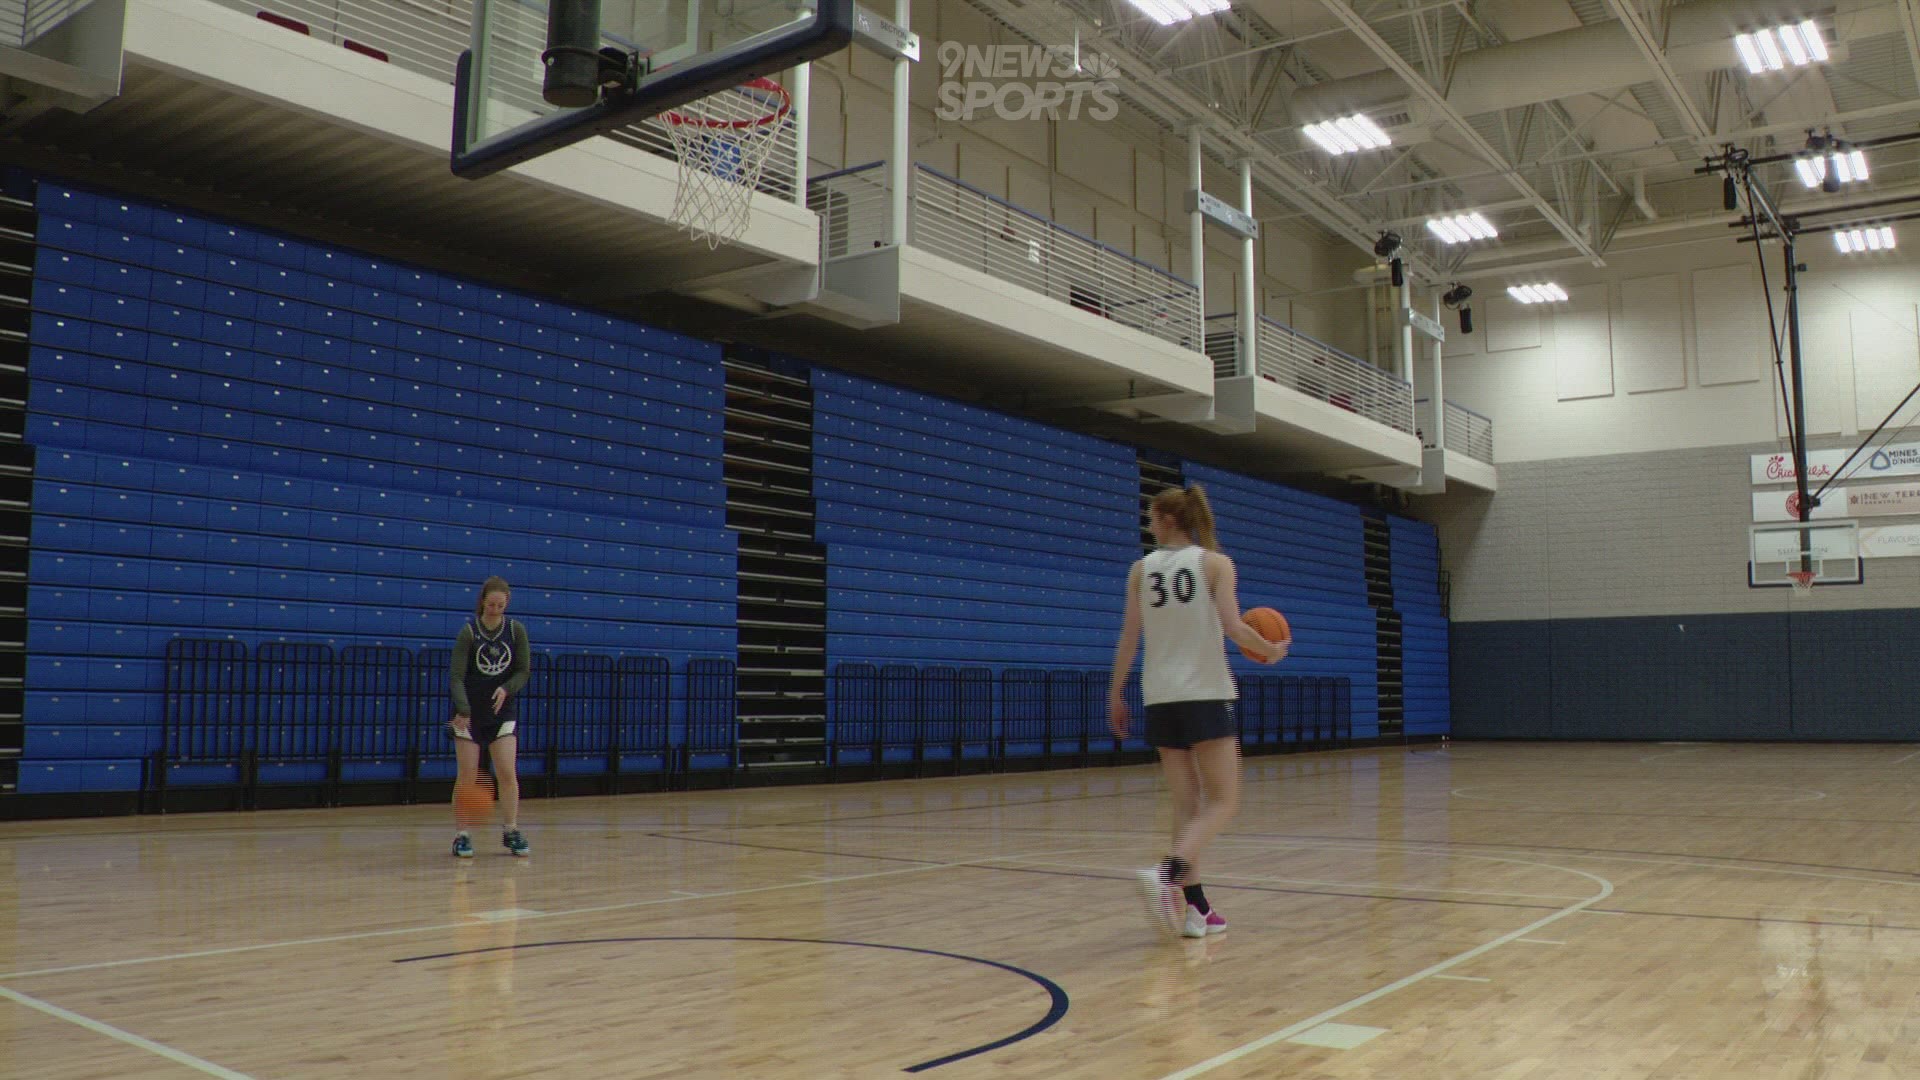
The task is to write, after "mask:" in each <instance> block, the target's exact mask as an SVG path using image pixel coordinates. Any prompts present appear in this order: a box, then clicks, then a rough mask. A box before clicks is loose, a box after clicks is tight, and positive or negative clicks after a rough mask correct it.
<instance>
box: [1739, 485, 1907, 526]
mask: <svg viewBox="0 0 1920 1080" xmlns="http://www.w3.org/2000/svg"><path fill="white" fill-rule="evenodd" d="M1799 504H1800V496H1799V495H1798V494H1796V493H1795V492H1794V491H1793V490H1791V489H1783V490H1779V491H1756V492H1754V493H1753V520H1755V521H1798V520H1799V515H1798V514H1797V513H1796V511H1797V510H1798V509H1799ZM1903 514H1916V515H1920V484H1881V485H1876V486H1873V487H1848V488H1833V489H1831V490H1829V491H1828V492H1827V493H1826V495H1825V496H1823V497H1822V498H1821V500H1820V505H1819V506H1816V507H1814V508H1813V515H1812V516H1813V520H1815V521H1822V520H1828V521H1830V520H1833V519H1834V518H1850V517H1851V518H1868V517H1897V516H1900V515H1903Z"/></svg>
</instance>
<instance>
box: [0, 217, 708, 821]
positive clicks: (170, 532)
mask: <svg viewBox="0 0 1920 1080" xmlns="http://www.w3.org/2000/svg"><path fill="white" fill-rule="evenodd" d="M38 198H39V211H40V215H41V219H40V221H41V224H40V232H39V250H38V255H37V265H36V267H35V272H36V286H35V295H34V311H33V321H32V328H31V335H30V342H31V351H30V357H29V378H30V388H29V402H28V419H27V437H28V441H29V442H31V443H33V444H34V445H35V446H36V448H37V450H38V457H37V462H38V464H37V474H38V475H37V477H36V481H35V490H34V509H35V519H34V525H33V538H32V539H33V555H32V562H31V569H30V572H29V585H28V620H29V626H28V653H29V673H28V683H27V685H28V689H29V694H28V701H27V713H26V723H27V725H28V729H27V744H26V748H25V761H26V765H25V766H24V767H23V768H22V770H21V790H22V791H23V792H52V791H77V790H132V789H135V788H138V787H140V786H141V784H142V782H143V769H144V766H145V763H146V759H148V758H149V757H150V756H151V755H153V754H154V753H155V752H156V751H160V750H163V749H166V750H168V751H169V756H170V757H176V758H177V755H175V754H173V753H172V751H173V750H177V749H180V748H173V747H163V745H162V743H163V730H164V728H163V715H164V712H165V708H166V704H165V702H166V699H167V690H168V687H169V685H170V684H169V681H168V680H169V671H170V670H173V667H174V666H177V667H178V668H179V670H178V671H176V672H175V675H176V676H178V677H179V678H187V677H189V676H191V677H194V678H199V677H201V676H202V675H204V676H206V677H208V678H212V677H214V676H215V675H217V674H218V673H219V665H220V663H221V662H222V661H221V660H220V659H218V658H217V657H216V658H198V659H196V658H189V657H176V658H175V659H174V660H172V661H170V660H169V659H167V651H168V648H169V644H170V643H171V642H175V641H178V640H186V639H195V640H211V641H215V642H225V643H229V644H231V645H232V646H235V647H238V648H240V649H241V650H242V651H243V654H244V655H245V656H246V657H247V658H248V659H247V661H246V663H248V664H250V665H252V666H251V667H250V668H249V670H248V674H247V680H248V681H249V682H248V685H249V686H250V687H254V686H257V687H258V688H259V689H261V690H263V691H265V690H271V691H274V694H273V701H274V702H275V705H274V707H275V708H279V709H286V710H291V711H289V712H288V713H287V714H286V715H285V716H284V717H283V716H279V715H276V716H274V717H271V718H268V720H267V721H266V722H265V723H264V725H263V727H262V729H261V731H260V732H259V733H258V734H259V735H260V736H261V738H262V739H264V740H265V741H262V742H259V743H258V744H257V745H255V746H254V747H253V748H252V751H250V752H252V753H254V754H255V755H256V756H254V757H252V758H251V759H250V760H251V761H252V762H253V764H252V765H251V766H250V767H252V768H255V769H257V770H258V776H257V780H258V781H259V782H261V783H273V782H289V783H291V782H301V781H306V780H309V779H311V778H312V777H313V776H314V775H315V774H316V770H324V769H327V768H332V767H333V765H332V764H330V763H337V764H338V769H339V773H340V776H341V778H343V779H346V778H355V779H366V780H378V779H389V778H391V777H392V776H393V774H394V773H395V771H396V770H397V769H400V768H401V767H402V766H401V764H400V762H399V760H398V759H396V757H395V753H396V749H395V748H396V747H397V746H399V745H401V744H403V743H407V744H411V743H412V742H414V741H417V740H418V739H419V738H420V735H419V733H418V732H416V731H413V730H411V728H413V727H414V726H417V725H420V724H426V725H429V727H431V725H432V724H433V721H431V720H420V719H409V718H405V717H399V716H394V715H391V714H389V713H387V712H385V711H383V709H382V707H380V706H379V705H378V703H377V701H376V700H375V699H376V698H377V697H379V696H380V695H386V694H393V695H395V700H396V701H398V700H403V699H406V698H407V697H408V696H409V695H415V696H417V695H419V694H420V693H421V687H422V686H424V685H425V682H424V680H422V679H415V680H412V681H411V683H410V684H408V685H402V683H407V682H408V680H405V679H403V678H402V677H400V676H397V675H391V674H389V672H390V671H394V670H399V669H397V668H393V667H392V665H390V664H389V665H386V666H380V667H378V670H379V671H380V672H381V673H382V674H380V675H379V678H382V679H389V680H399V681H396V682H394V683H393V685H385V684H382V685H379V686H377V687H376V686H371V685H367V684H365V682H364V679H365V678H372V677H373V676H372V675H369V674H368V672H369V671H371V670H372V668H370V667H369V664H370V663H371V661H370V660H369V656H370V655H371V654H369V653H367V652H366V651H365V650H391V649H401V650H407V651H408V652H413V651H417V650H418V649H420V648H421V647H423V646H425V647H444V646H446V645H448V644H450V643H451V642H452V639H453V636H454V634H455V632H456V631H457V629H458V627H459V624H460V621H461V619H462V618H463V617H464V613H465V612H467V611H470V610H471V605H472V603H473V597H474V595H475V593H476V591H477V589H478V587H479V584H480V582H481V581H482V580H483V579H484V578H486V577H487V576H489V575H491V574H499V575H501V576H504V577H506V578H507V579H508V580H509V581H510V582H511V583H512V584H513V586H514V590H515V591H514V603H513V609H512V615H513V616H514V617H515V618H518V619H520V620H522V621H523V622H525V623H526V624H527V626H528V629H529V632H530V634H531V635H532V640H533V644H534V646H535V648H536V650H537V651H539V652H541V653H543V654H552V655H553V656H555V657H558V658H560V660H561V661H565V660H566V658H567V657H568V656H569V655H571V654H587V653H591V654H594V655H595V656H598V657H601V658H603V659H604V660H605V661H606V662H609V663H613V664H615V665H618V664H619V663H620V660H621V658H624V657H642V656H644V657H649V658H653V659H652V660H650V661H649V663H654V662H657V661H659V660H662V659H664V660H665V661H666V662H668V663H669V664H670V665H671V666H672V668H673V669H674V670H680V669H683V668H684V667H685V666H686V665H687V664H689V663H691V662H692V661H693V660H695V659H696V658H701V657H706V658H731V656H732V655H733V652H734V644H735V635H734V619H735V610H734V596H735V577H734V571H735V565H736V560H735V547H734V542H733V537H732V534H731V533H729V532H728V531H727V530H726V528H725V491H724V487H723V482H722V471H721V441H722V424H723V419H722V404H723V400H724V390H723V376H722V371H721V366H720V350H719V349H718V347H717V346H714V345H712V344H708V343H705V342H700V341H696V340H693V339H690V338H686V337H683V336H680V335H677V334H672V333H668V332H665V331H661V330H656V329H652V328H649V327H645V326H640V325H637V324H633V323H629V322H625V321H622V320H618V319H613V318H609V317H606V316H602V315H597V314H594V313H592V312H587V311H581V310H578V309H573V308H568V307H565V306H562V305H556V304H553V303H551V302H549V301H544V300H539V299H536V298H533V297H528V296H523V295H519V294H515V293H511V292H508V291H505V290H500V289H494V288H490V287H486V286H482V285H477V284H475V283H472V282H466V281H461V280H458V279H456V278H452V277H448V276H445V275H440V274H434V273H429V272H427V271H423V270H417V269H414V268H411V267H407V266H402V265H398V264H395V263H391V262H389V261H387V260H384V259H378V258H373V257H369V256H364V255H360V254H357V253H354V252H351V251H345V250H341V249H337V248H331V247H328V246H326V245H321V244H314V243H308V242H305V241H299V240H295V239H291V238H287V237H282V236H277V235H274V234H271V233H266V232H262V231H259V230H252V229H247V228H244V227H241V226H237V225H231V224H227V223H224V222H220V221H216V220H212V219H209V218H205V217H201V216H197V215H193V214H186V213H179V212H175V211H172V210H168V209H165V208H162V207H157V206H152V205H148V204H144V203H141V202H138V201H135V200H129V199H120V198H114V197H109V196H103V195H98V194H93V193H89V192H86V191H81V190H76V189H71V188H64V187H60V186H58V185H55V184H51V183H45V184H42V185H40V188H39V197H38ZM270 645H272V646H278V647H280V651H278V652H276V651H274V650H271V649H270V650H268V651H267V652H266V653H265V654H263V658H262V654H259V653H257V650H259V649H261V648H263V647H266V646H270ZM306 648H312V649H321V648H324V649H326V650H330V654H331V656H332V657H333V658H334V659H333V665H334V666H333V667H331V668H328V670H338V671H341V672H345V673H349V674H348V675H343V676H342V678H348V677H355V678H361V679H362V681H360V682H354V683H353V684H352V685H351V686H348V685H345V684H343V685H342V686H340V687H333V688H327V689H326V690H325V692H324V693H323V692H321V691H320V690H311V691H310V690H309V688H307V687H305V686H304V684H300V683H298V681H297V680H298V679H299V678H300V677H302V676H303V674H304V673H306V672H307V671H309V670H310V669H311V670H317V668H316V667H315V665H316V664H317V663H318V661H317V660H316V657H317V656H318V654H317V653H311V654H309V653H304V652H302V651H301V650H302V649H306ZM170 665H172V666H170ZM356 665H357V666H356ZM600 665H601V661H600V660H595V661H593V662H592V665H591V666H592V668H593V670H592V671H591V672H586V671H583V670H576V668H575V667H574V666H571V665H569V666H557V667H555V668H554V673H555V674H556V675H557V676H561V677H562V678H563V681H567V680H571V682H568V685H569V686H573V685H575V684H578V683H581V682H582V681H585V682H588V683H591V684H593V685H594V686H595V687H599V686H601V685H602V684H605V683H607V681H608V679H609V678H610V677H611V676H609V675H608V674H607V673H606V672H604V671H602V670H601V668H600ZM203 669H204V670H203ZM648 670H649V671H650V670H651V669H650V668H649V669H648ZM356 671H358V672H359V673H360V675H359V676H352V675H351V674H350V673H353V672H356ZM643 674H644V673H643V672H642V671H640V670H639V669H636V670H635V671H634V675H635V677H641V676H642V675H643ZM290 679H291V680H295V682H293V683H288V682H287V680H290ZM259 680H267V682H265V683H262V682H259ZM444 682H445V679H444V676H441V677H440V679H439V690H440V694H441V697H440V698H439V700H438V702H431V703H424V704H423V705H422V706H421V708H423V709H425V710H426V711H427V713H429V714H430V713H432V712H435V711H437V712H440V713H444V712H445V697H444ZM269 683H270V684H271V685H269ZM676 700H679V699H678V698H676ZM322 701H325V702H332V703H333V704H320V702H322ZM566 701H567V699H565V698H555V697H549V698H547V699H546V700H545V701H541V700H538V699H534V700H530V701H529V702H528V704H529V706H530V707H534V708H549V709H556V710H560V712H559V713H557V714H556V715H558V716H559V717H560V718H561V719H562V728H563V730H562V731H557V732H554V733H552V737H553V738H554V739H556V740H558V741H556V742H554V743H552V744H551V747H550V749H551V752H552V755H553V756H554V758H555V759H556V760H557V761H559V762H561V763H562V765H561V770H560V771H562V772H565V773H568V774H572V773H574V772H579V771H592V770H596V769H604V768H606V767H607V766H608V763H609V762H618V761H625V760H629V759H631V760H632V762H633V763H634V765H635V766H636V767H642V768H644V767H647V766H646V765H645V763H646V762H649V761H652V762H657V763H658V764H657V765H655V766H653V767H656V768H663V767H664V766H665V764H666V752H665V751H664V750H662V749H661V748H659V747H657V746H656V745H654V742H655V740H653V738H652V733H653V732H654V731H655V730H656V725H655V722H654V720H653V719H651V718H646V717H631V718H627V719H626V720H625V721H623V722H624V723H626V724H627V725H628V726H627V727H626V728H625V730H626V731H627V733H628V735H630V736H632V737H631V738H630V739H629V738H626V737H624V736H623V738H622V741H621V744H620V745H619V746H617V747H616V746H612V745H607V746H582V745H579V744H578V742H577V740H575V741H569V740H571V739H573V736H574V735H575V734H577V732H575V730H574V728H575V725H576V718H575V717H574V716H573V715H572V714H568V713H566V712H565V709H566V708H568V707H570V706H569V705H567V704H566ZM303 706H304V707H306V708H307V711H305V712H302V711H300V710H301V708H302V707H303ZM196 707H200V706H196ZM327 708H335V709H347V708H351V709H352V710H353V712H352V714H351V716H343V717H342V718H340V723H332V722H322V721H323V720H326V719H328V718H325V717H323V716H321V715H320V714H319V713H318V712H315V711H314V710H320V709H327ZM677 709H678V711H677V712H676V713H675V715H673V716H672V717H669V718H660V719H661V722H662V723H663V724H664V723H666V722H671V723H672V724H673V725H675V726H674V730H675V731H676V732H678V733H680V736H681V737H682V738H683V739H684V737H685V735H686V732H687V730H688V718H687V716H686V715H685V708H684V705H681V706H678V707H677ZM444 719H445V718H444V716H441V717H440V718H439V721H438V722H439V723H441V724H444ZM702 723H703V724H704V725H705V726H698V725H697V729H698V730H699V731H700V732H701V733H703V735H706V736H709V737H712V736H711V729H712V728H713V725H712V723H709V722H705V721H703V722H702ZM343 725H344V726H343ZM643 729H644V734H643ZM659 730H661V731H663V732H664V730H665V729H664V728H663V727H662V728H660V729H659ZM327 732H336V733H340V734H339V738H341V739H348V738H349V737H350V742H346V743H344V744H342V745H332V744H330V743H329V742H328V741H327V740H329V739H332V738H334V737H335V736H332V735H328V734H326V733H327ZM403 734H404V735H405V736H406V738H404V739H403V738H402V735H403ZM197 737H198V736H197ZM206 737H209V738H211V737H212V736H206ZM541 738H543V739H544V738H547V736H541ZM206 749H207V750H208V751H209V755H208V756H207V757H205V758H204V759H203V758H197V757H196V758H194V759H193V760H192V762H191V763H190V764H183V765H182V766H181V767H180V768H179V769H177V770H170V771H171V772H172V773H173V775H171V776H168V777H166V778H164V779H162V778H148V780H149V782H152V781H156V780H157V781H160V782H164V783H168V784H172V785H186V784H191V783H206V784H228V783H233V782H237V781H238V779H239V778H238V777H237V775H236V774H235V770H236V769H237V768H239V761H240V756H239V755H237V754H234V755H229V754H227V753H226V750H227V749H230V748H222V747H208V748H206ZM548 751H549V745H547V744H544V743H543V744H542V745H541V746H540V747H539V748H538V754H537V755H535V754H529V755H528V756H529V757H536V756H545V755H546V754H547V753H548ZM227 758H231V759H232V760H231V761H228V760H226V759H227ZM697 760H699V761H701V762H703V763H711V762H713V761H714V760H715V755H714V754H713V753H711V752H703V753H701V754H700V755H697ZM443 765H450V760H449V761H448V762H445V763H439V764H436V765H435V766H434V767H433V769H432V770H430V771H439V770H440V769H441V768H442V766H443Z"/></svg>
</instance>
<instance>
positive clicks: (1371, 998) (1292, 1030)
mask: <svg viewBox="0 0 1920 1080" xmlns="http://www.w3.org/2000/svg"><path fill="white" fill-rule="evenodd" d="M1499 861H1504V862H1531V860H1522V859H1502V860H1499ZM1531 865H1534V866H1543V867H1546V868H1548V869H1552V870H1562V871H1565V872H1566V873H1569V874H1578V875H1579V876H1581V877H1583V878H1587V879H1588V880H1590V881H1596V882H1599V884H1600V891H1599V892H1596V893H1594V894H1593V895H1592V896H1589V897H1587V898H1586V899H1585V900H1582V901H1580V902H1579V903H1577V904H1571V905H1569V906H1567V907H1564V908H1561V909H1560V910H1559V911H1556V912H1554V913H1553V914H1551V915H1547V916H1544V917H1542V918H1539V919H1535V920H1534V921H1533V922H1530V923H1528V924H1527V925H1525V926H1523V927H1521V928H1520V929H1518V930H1515V931H1512V932H1511V933H1507V934H1502V935H1500V936H1499V937H1497V938H1494V939H1493V940H1492V941H1489V942H1486V943H1485V944H1482V945H1477V946H1475V947H1473V948H1471V949H1468V950H1467V951H1466V952H1463V953H1460V954H1458V955H1457V956H1452V957H1449V958H1447V959H1445V960H1442V961H1440V962H1439V963H1437V964H1434V965H1433V966H1431V967H1428V968H1424V969H1422V970H1420V971H1416V972H1414V973H1413V974H1411V975H1408V976H1406V977H1405V978H1401V979H1397V980H1395V981H1393V982H1390V983H1388V984H1386V985H1385V986H1381V987H1377V988H1375V989H1373V990H1369V991H1367V992H1366V993H1364V994H1361V995H1360V996H1359V997H1357V998H1354V999H1352V1000H1351V1001H1347V1002H1344V1003H1342V1004H1339V1005H1335V1006H1334V1007H1333V1008H1331V1009H1328V1010H1326V1011H1324V1012H1322V1013H1319V1014H1318V1015H1315V1016H1309V1017H1307V1018H1306V1019H1305V1020H1301V1021H1299V1022H1298V1023H1294V1024H1289V1025H1287V1026H1286V1027H1283V1028H1281V1029H1280V1030H1279V1031H1276V1032H1274V1033H1272V1034H1271V1035H1265V1036H1262V1037H1261V1038H1258V1039H1255V1040H1253V1041H1252V1042H1249V1043H1243V1044H1241V1045H1239V1046H1236V1047H1234V1048H1233V1049H1231V1050H1228V1051H1226V1052H1225V1053H1222V1054H1216V1055H1214V1056H1213V1057H1210V1058H1208V1059H1207V1060H1205V1061H1202V1062H1200V1063H1199V1064H1197V1065H1189V1066H1188V1067H1186V1068H1184V1069H1181V1070H1180V1071H1178V1072H1172V1073H1168V1074H1167V1075H1166V1076H1164V1077H1162V1078H1161V1080H1188V1078H1189V1077H1194V1076H1201V1075H1204V1074H1206V1073H1210V1072H1212V1071H1213V1070H1215V1069H1218V1068H1220V1067H1222V1066H1225V1065H1231V1064H1233V1063H1234V1062H1236V1061H1239V1060H1240V1059H1241V1058H1244V1057H1246V1056H1248V1055H1250V1054H1257V1053H1259V1052H1260V1051H1262V1050H1265V1049H1266V1048H1267V1047H1269V1046H1272V1045H1274V1044H1275V1043H1281V1042H1286V1041H1288V1040H1290V1039H1292V1038H1293V1037H1294V1036H1296V1035H1299V1034H1301V1033H1303V1032H1307V1031H1312V1030H1313V1029H1314V1028H1317V1027H1319V1026H1321V1025H1322V1024H1325V1023H1327V1022H1328V1021H1329V1020H1337V1019H1339V1018H1340V1017H1342V1016H1345V1015H1346V1014H1347V1013H1350V1012H1352V1011H1353V1010H1355V1009H1358V1008H1361V1007H1362V1006H1365V1005H1371V1004H1373V1003H1374V1002H1376V1001H1378V1000H1380V999H1381V998H1383V997H1386V996H1387V995H1389V994H1394V993H1398V992H1399V991H1401V990H1405V989H1406V988H1407V987H1409V986H1412V985H1414V984H1415V983H1418V982H1421V981H1423V980H1426V979H1430V978H1433V977H1434V976H1436V975H1440V974H1443V973H1445V972H1447V971H1449V970H1451V969H1453V968H1455V967H1458V966H1460V965H1461V964H1464V963H1466V962H1467V961H1469V960H1472V959H1475V958H1476V957H1480V956H1484V955H1486V954H1487V953H1490V952H1492V951H1493V950H1495V949H1497V948H1499V947H1500V946H1502V945H1505V944H1508V943H1509V942H1513V941H1518V940H1520V939H1521V938H1523V937H1526V936H1528V935H1529V934H1532V933H1533V932H1534V931H1535V930H1539V929H1541V928H1543V927H1547V926H1551V925H1553V924H1554V923H1556V922H1559V921H1560V920H1561V919H1564V918H1566V917H1567V916H1569V915H1575V914H1578V913H1580V912H1582V911H1585V910H1586V909H1587V908H1589V907H1592V906H1593V905H1595V904H1597V903H1599V902H1600V901H1602V900H1605V899H1606V898H1607V897H1609V896H1612V895H1613V882H1611V881H1608V880H1607V879H1606V878H1603V877H1601V876H1600V875H1598V874H1589V873H1587V872H1586V871H1585V870H1576V869H1574V868H1572V867H1570V866H1556V865H1554V864H1553V863H1544V862H1531Z"/></svg>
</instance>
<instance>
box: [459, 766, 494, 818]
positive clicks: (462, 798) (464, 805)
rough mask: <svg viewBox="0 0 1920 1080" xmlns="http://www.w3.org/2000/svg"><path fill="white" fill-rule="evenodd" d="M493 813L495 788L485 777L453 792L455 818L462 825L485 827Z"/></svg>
mask: <svg viewBox="0 0 1920 1080" xmlns="http://www.w3.org/2000/svg"><path fill="white" fill-rule="evenodd" d="M492 813H493V786H492V785H491V784H489V783H488V782H487V778H486V777H484V776H481V777H477V778H476V779H475V780H474V782H473V783H471V784H461V785H459V786H458V787H456V788H455V789H454V792H453V816H454V818H455V819H456V820H457V821H458V822H459V823H460V824H461V825H484V824H486V821H487V818H488V816H490V815H491V814H492Z"/></svg>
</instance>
